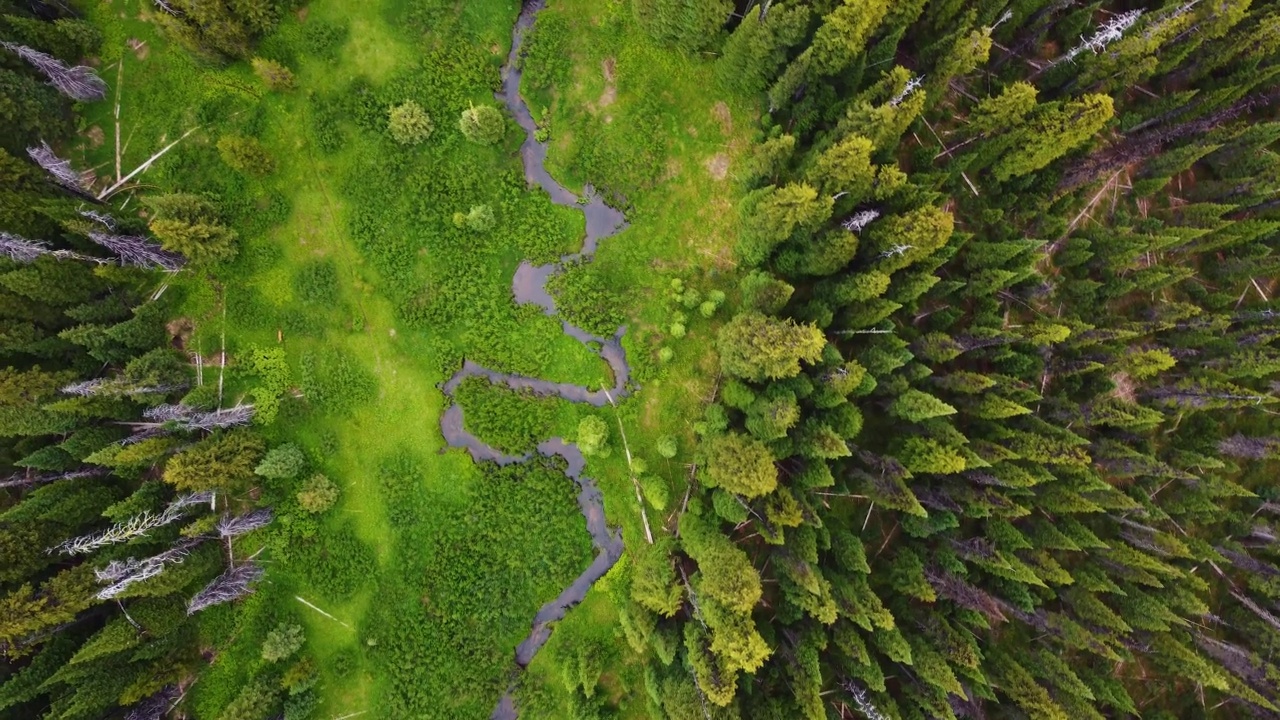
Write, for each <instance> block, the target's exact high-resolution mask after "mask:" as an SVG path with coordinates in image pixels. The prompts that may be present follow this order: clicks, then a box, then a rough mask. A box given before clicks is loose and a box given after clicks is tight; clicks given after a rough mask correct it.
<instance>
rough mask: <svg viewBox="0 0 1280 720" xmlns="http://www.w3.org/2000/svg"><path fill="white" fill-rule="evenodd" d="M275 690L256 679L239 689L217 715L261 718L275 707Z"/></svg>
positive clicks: (235, 718) (222, 719)
mask: <svg viewBox="0 0 1280 720" xmlns="http://www.w3.org/2000/svg"><path fill="white" fill-rule="evenodd" d="M277 705H278V698H277V697H276V691H275V689H274V688H272V687H271V685H269V684H268V683H267V682H266V681H263V680H258V681H255V682H253V683H250V684H248V685H245V687H244V689H243V690H241V691H240V694H239V695H237V696H236V699H235V700H234V701H232V703H231V704H230V705H228V706H227V709H226V710H223V711H222V714H221V715H219V716H218V719H219V720H262V719H263V718H265V717H268V716H269V715H271V712H272V711H273V710H275V709H276V706H277Z"/></svg>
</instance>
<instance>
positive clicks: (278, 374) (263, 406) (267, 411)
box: [247, 346, 290, 425]
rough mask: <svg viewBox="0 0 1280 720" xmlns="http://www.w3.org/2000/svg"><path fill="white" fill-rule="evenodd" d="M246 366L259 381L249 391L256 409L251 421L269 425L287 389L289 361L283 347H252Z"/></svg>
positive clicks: (274, 417)
mask: <svg viewBox="0 0 1280 720" xmlns="http://www.w3.org/2000/svg"><path fill="white" fill-rule="evenodd" d="M247 368H248V371H249V372H250V373H251V374H253V375H256V376H257V377H258V379H259V383H258V384H257V385H255V386H254V387H253V389H252V390H250V391H249V392H250V393H251V394H252V395H253V404H254V408H255V409H256V412H255V413H254V415H253V422H254V423H255V424H258V425H270V424H271V423H272V422H273V421H274V420H275V419H276V413H277V412H279V410H280V398H281V397H283V396H284V393H285V391H286V390H288V389H289V377H290V374H289V363H288V361H287V360H285V356H284V348H282V347H278V346H277V347H266V348H263V347H255V348H253V349H252V350H251V351H250V352H249V362H248V363H247Z"/></svg>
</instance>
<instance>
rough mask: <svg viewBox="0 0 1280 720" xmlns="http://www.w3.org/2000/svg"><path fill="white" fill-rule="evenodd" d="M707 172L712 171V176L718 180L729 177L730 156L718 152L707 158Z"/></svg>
mask: <svg viewBox="0 0 1280 720" xmlns="http://www.w3.org/2000/svg"><path fill="white" fill-rule="evenodd" d="M706 165H707V172H709V173H711V177H713V178H715V179H716V180H724V179H725V178H726V177H729V156H728V155H725V154H724V153H716V154H715V155H712V156H711V157H709V158H707V163H706Z"/></svg>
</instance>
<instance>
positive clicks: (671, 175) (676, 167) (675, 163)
mask: <svg viewBox="0 0 1280 720" xmlns="http://www.w3.org/2000/svg"><path fill="white" fill-rule="evenodd" d="M683 169H684V166H683V165H682V164H681V163H680V160H678V159H677V158H671V159H670V160H667V171H666V172H665V173H663V174H662V180H663V181H664V182H665V181H667V180H674V179H676V178H678V177H680V171H681V170H683Z"/></svg>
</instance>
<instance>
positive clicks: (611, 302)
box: [547, 262, 626, 337]
mask: <svg viewBox="0 0 1280 720" xmlns="http://www.w3.org/2000/svg"><path fill="white" fill-rule="evenodd" d="M547 290H548V291H550V292H551V294H552V295H553V296H554V297H555V299H556V307H558V308H559V310H560V314H561V315H563V316H564V317H565V319H567V320H568V321H569V322H570V323H572V324H574V325H576V326H578V327H580V328H582V329H583V330H586V331H587V332H589V333H591V334H592V335H598V336H600V337H609V336H611V335H613V334H614V333H615V332H617V330H618V326H619V325H621V324H622V323H624V322H626V316H625V315H624V314H623V313H622V298H621V297H620V296H619V295H618V293H616V292H614V291H613V290H612V289H611V288H610V287H609V286H608V285H606V284H605V282H604V280H602V279H601V278H600V276H599V275H597V274H596V273H595V272H594V270H593V269H592V266H591V265H587V264H584V263H582V262H574V263H571V264H569V265H567V266H565V268H564V269H563V270H562V271H560V272H559V273H556V274H555V275H552V276H551V279H550V280H548V281H547Z"/></svg>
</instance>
